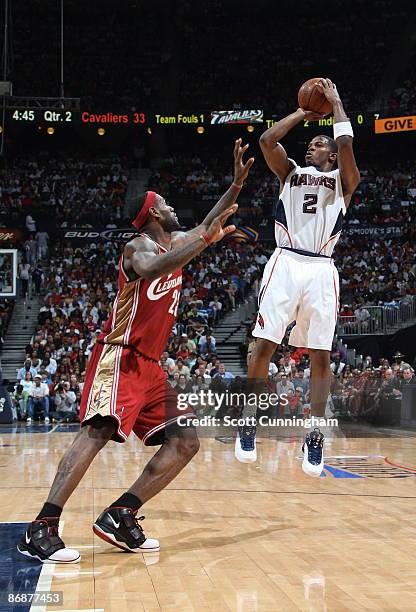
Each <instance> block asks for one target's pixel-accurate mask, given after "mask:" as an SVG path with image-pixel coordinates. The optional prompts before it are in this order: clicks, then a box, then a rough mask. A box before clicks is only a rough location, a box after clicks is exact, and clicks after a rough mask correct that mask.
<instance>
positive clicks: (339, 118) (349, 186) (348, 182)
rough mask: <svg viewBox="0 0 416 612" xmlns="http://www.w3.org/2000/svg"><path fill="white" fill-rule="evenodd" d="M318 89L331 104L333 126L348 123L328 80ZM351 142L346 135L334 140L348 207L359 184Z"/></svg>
mask: <svg viewBox="0 0 416 612" xmlns="http://www.w3.org/2000/svg"><path fill="white" fill-rule="evenodd" d="M318 87H319V88H320V89H321V91H322V92H323V93H324V94H325V97H326V99H327V100H328V101H329V102H331V104H332V108H333V111H334V124H335V125H336V124H337V123H345V122H347V123H349V119H348V117H347V114H346V112H345V110H344V107H343V105H342V102H341V98H340V95H339V93H338V91H337V88H336V85H335V84H334V83H333V82H332V81H331V80H330V79H321V82H320V83H319V85H318ZM335 129H336V128H335ZM351 133H352V130H351ZM352 140H353V137H352V136H347V135H343V136H339V137H338V138H336V143H337V145H338V157H337V161H338V168H339V173H340V176H341V183H342V190H343V194H344V200H345V205H346V206H348V204H349V203H350V200H351V196H352V194H353V193H354V191H355V190H356V189H357V187H358V185H359V183H360V171H359V170H358V168H357V164H356V162H355V156H354V150H353V147H352Z"/></svg>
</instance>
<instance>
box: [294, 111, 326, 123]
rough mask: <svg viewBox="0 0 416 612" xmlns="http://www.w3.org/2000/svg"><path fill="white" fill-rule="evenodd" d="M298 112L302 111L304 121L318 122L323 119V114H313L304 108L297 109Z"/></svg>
mask: <svg viewBox="0 0 416 612" xmlns="http://www.w3.org/2000/svg"><path fill="white" fill-rule="evenodd" d="M298 111H302V113H303V114H304V119H305V121H319V120H320V119H323V118H324V117H325V114H322V113H315V112H314V111H309V110H305V109H304V108H298Z"/></svg>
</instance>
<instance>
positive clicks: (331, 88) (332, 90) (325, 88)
mask: <svg viewBox="0 0 416 612" xmlns="http://www.w3.org/2000/svg"><path fill="white" fill-rule="evenodd" d="M317 88H318V89H319V91H321V92H322V93H323V94H324V96H325V98H326V99H327V100H328V102H330V103H331V104H332V106H334V104H335V103H336V102H340V101H341V98H340V96H339V93H338V90H337V86H336V85H335V83H333V82H332V81H331V79H321V80H320V82H319V83H318V84H317Z"/></svg>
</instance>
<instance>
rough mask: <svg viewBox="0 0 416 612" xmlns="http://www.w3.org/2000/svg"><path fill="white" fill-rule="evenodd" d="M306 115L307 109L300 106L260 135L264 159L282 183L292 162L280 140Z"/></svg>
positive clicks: (290, 168)
mask: <svg viewBox="0 0 416 612" xmlns="http://www.w3.org/2000/svg"><path fill="white" fill-rule="evenodd" d="M305 117H306V113H305V111H304V110H302V109H301V108H298V110H297V111H295V112H294V113H291V114H290V115H288V116H287V117H284V118H283V119H281V120H280V121H278V122H277V123H275V125H273V126H272V127H271V128H269V129H268V130H266V131H265V132H263V134H262V135H261V136H260V141H259V142H260V148H261V150H262V152H263V155H264V159H265V160H266V163H267V165H268V166H269V168H270V170H271V171H272V172H274V174H276V176H278V177H279V179H280V181H281V182H282V183H283V182H284V181H285V180H286V177H287V175H288V174H289V172H290V171H291V170H292V163H291V162H290V161H289V158H288V156H287V154H286V151H285V150H284V148H283V147H282V145H281V144H280V142H279V140H281V139H282V138H283V137H284V136H286V134H287V133H288V132H289V131H290V130H291V129H292V128H293V127H295V125H297V124H298V123H300V122H301V121H303V120H304V119H305Z"/></svg>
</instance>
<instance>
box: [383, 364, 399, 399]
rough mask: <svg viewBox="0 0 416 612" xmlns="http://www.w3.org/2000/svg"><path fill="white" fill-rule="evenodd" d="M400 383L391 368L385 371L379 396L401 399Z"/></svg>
mask: <svg viewBox="0 0 416 612" xmlns="http://www.w3.org/2000/svg"><path fill="white" fill-rule="evenodd" d="M400 396H401V394H400V383H399V380H398V379H397V377H396V376H395V375H394V372H393V370H392V369H391V368H388V369H387V370H386V371H385V372H384V380H383V382H382V383H381V386H380V391H379V397H380V399H381V400H384V399H390V398H393V399H400Z"/></svg>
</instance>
